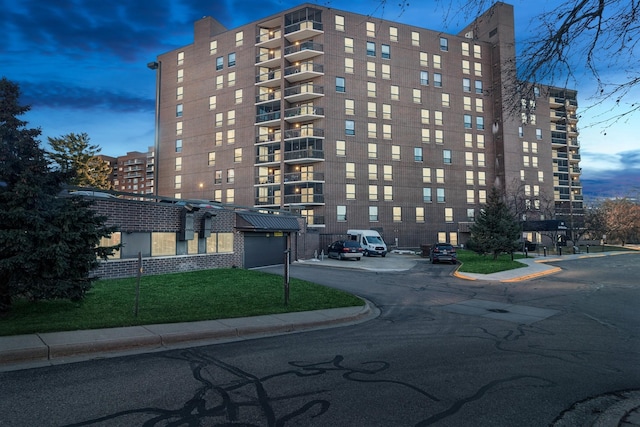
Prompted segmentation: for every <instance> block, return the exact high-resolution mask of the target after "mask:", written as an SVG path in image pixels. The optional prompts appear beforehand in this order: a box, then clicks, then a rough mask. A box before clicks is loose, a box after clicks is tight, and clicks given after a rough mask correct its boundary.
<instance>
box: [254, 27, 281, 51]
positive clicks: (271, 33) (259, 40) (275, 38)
mask: <svg viewBox="0 0 640 427" xmlns="http://www.w3.org/2000/svg"><path fill="white" fill-rule="evenodd" d="M258 33H259V34H258V35H257V36H256V46H258V47H264V48H274V47H278V46H280V43H281V40H282V29H280V27H278V28H260V29H259V30H258Z"/></svg>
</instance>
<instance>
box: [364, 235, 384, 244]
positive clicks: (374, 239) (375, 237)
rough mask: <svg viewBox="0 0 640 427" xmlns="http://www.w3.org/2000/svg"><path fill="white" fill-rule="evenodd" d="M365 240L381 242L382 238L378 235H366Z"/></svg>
mask: <svg viewBox="0 0 640 427" xmlns="http://www.w3.org/2000/svg"><path fill="white" fill-rule="evenodd" d="M367 241H368V242H369V243H382V239H381V238H379V237H378V236H367Z"/></svg>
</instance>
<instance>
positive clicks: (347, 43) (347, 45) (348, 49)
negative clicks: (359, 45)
mask: <svg viewBox="0 0 640 427" xmlns="http://www.w3.org/2000/svg"><path fill="white" fill-rule="evenodd" d="M344 52H345V53H353V39H352V38H350V37H345V38H344Z"/></svg>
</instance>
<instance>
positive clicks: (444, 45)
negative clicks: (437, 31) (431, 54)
mask: <svg viewBox="0 0 640 427" xmlns="http://www.w3.org/2000/svg"><path fill="white" fill-rule="evenodd" d="M440 50H441V51H443V52H447V51H449V40H448V39H447V38H446V37H440Z"/></svg>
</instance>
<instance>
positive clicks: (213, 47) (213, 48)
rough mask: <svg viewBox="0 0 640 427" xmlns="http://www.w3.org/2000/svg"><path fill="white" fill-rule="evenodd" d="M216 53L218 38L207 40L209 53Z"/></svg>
mask: <svg viewBox="0 0 640 427" xmlns="http://www.w3.org/2000/svg"><path fill="white" fill-rule="evenodd" d="M216 53H218V40H213V41H210V42H209V55H215V54H216Z"/></svg>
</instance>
